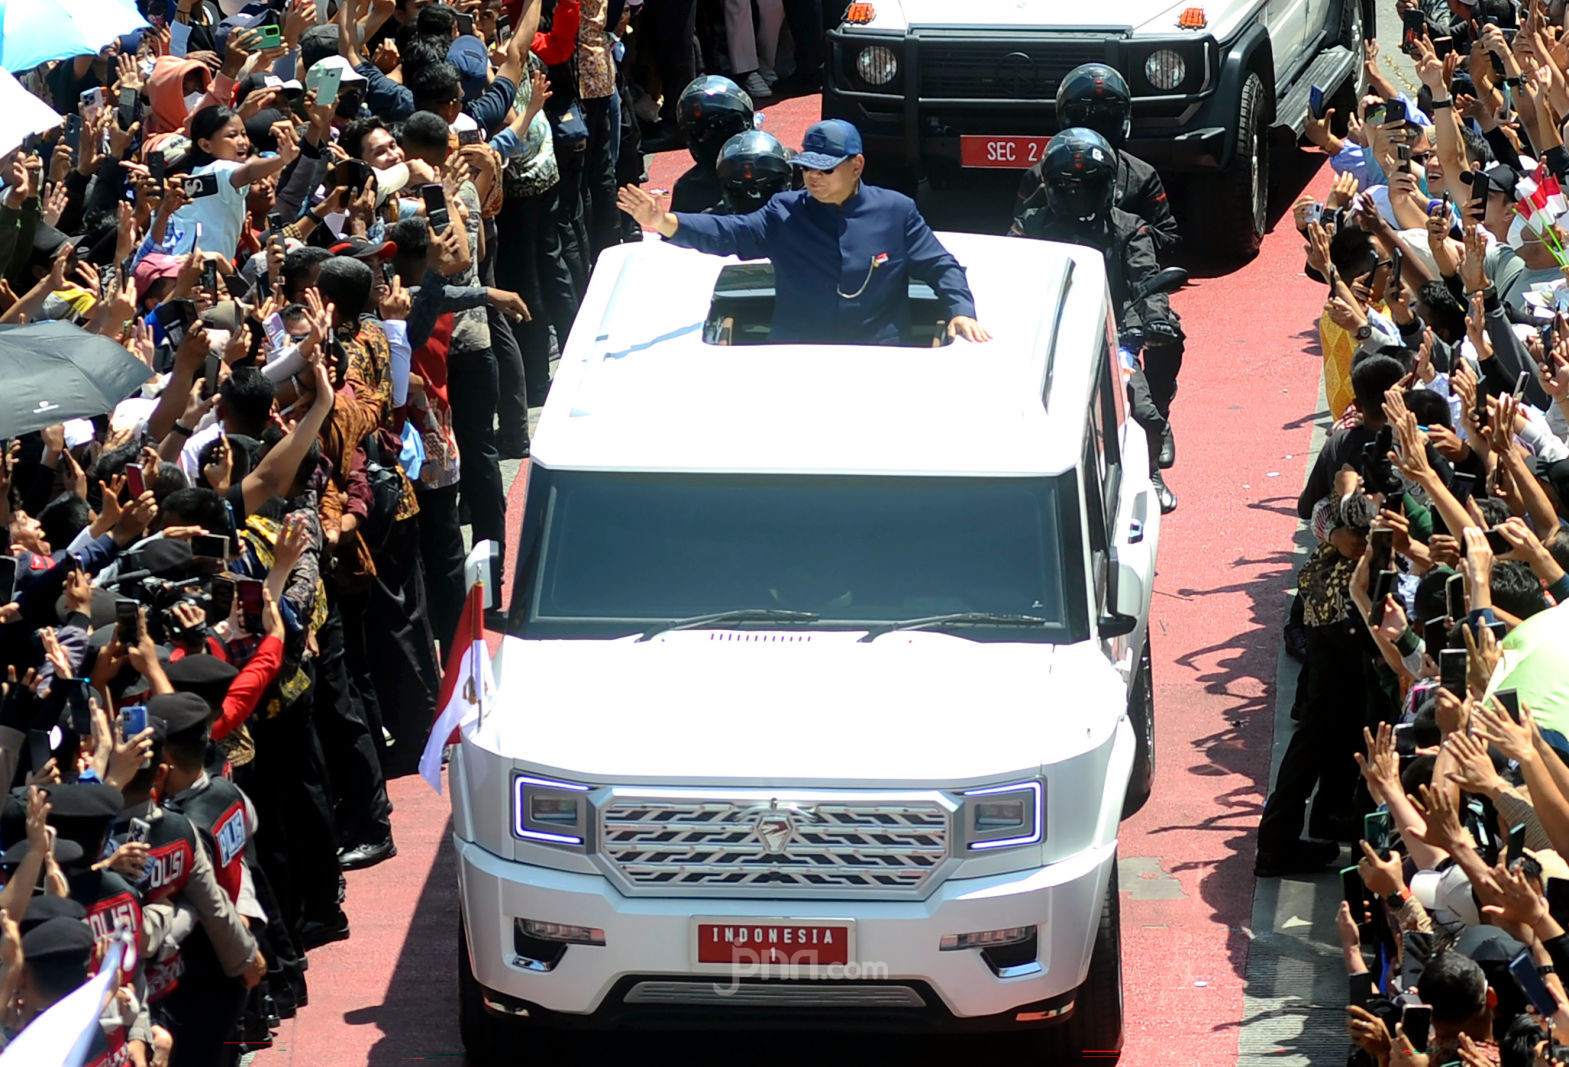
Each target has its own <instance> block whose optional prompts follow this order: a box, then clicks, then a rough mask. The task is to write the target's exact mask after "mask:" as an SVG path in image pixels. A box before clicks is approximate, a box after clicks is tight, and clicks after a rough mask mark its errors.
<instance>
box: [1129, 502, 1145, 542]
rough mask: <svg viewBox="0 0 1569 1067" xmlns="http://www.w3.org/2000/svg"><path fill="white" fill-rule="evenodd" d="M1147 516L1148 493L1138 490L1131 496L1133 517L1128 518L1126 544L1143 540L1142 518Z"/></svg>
mask: <svg viewBox="0 0 1569 1067" xmlns="http://www.w3.org/2000/svg"><path fill="white" fill-rule="evenodd" d="M1148 516H1149V493H1148V492H1145V491H1143V490H1140V491H1139V492H1138V493H1136V494H1134V497H1133V517H1132V518H1131V519H1129V520H1128V544H1130V545H1136V544H1138V543H1139V542H1141V541H1143V540H1144V520H1145V519H1146V518H1147V517H1148Z"/></svg>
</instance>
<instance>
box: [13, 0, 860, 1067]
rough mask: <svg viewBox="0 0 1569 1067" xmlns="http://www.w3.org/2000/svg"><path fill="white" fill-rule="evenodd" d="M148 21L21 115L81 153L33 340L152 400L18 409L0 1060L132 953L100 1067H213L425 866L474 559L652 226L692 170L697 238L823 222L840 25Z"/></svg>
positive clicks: (38, 161) (39, 80) (71, 71)
mask: <svg viewBox="0 0 1569 1067" xmlns="http://www.w3.org/2000/svg"><path fill="white" fill-rule="evenodd" d="M318 3H320V4H322V5H326V6H323V7H321V8H318V6H317V4H318ZM136 4H137V8H138V10H139V11H140V13H141V14H142V15H143V16H145V18H146V21H147V23H148V25H147V26H146V27H145V28H143V29H141V30H139V31H137V32H135V33H133V34H130V35H128V36H125V37H121V38H119V39H117V40H114V41H111V42H109V43H108V44H107V45H106V46H105V47H103V48H101V49H100V50H98V51H97V52H96V53H92V54H84V55H80V56H74V57H67V58H64V59H62V60H59V61H52V62H48V63H45V64H43V65H41V66H38V67H36V68H33V69H29V70H25V71H22V70H17V71H11V72H10V73H11V74H13V75H15V78H16V81H15V82H12V83H10V84H11V85H12V87H13V88H15V87H17V85H18V83H19V86H20V89H25V90H26V91H27V92H30V93H31V94H32V95H33V96H34V97H35V98H36V101H37V102H39V103H42V104H47V105H48V106H49V107H50V108H52V109H53V110H54V111H55V112H56V114H57V115H58V117H59V120H60V121H59V123H58V124H56V125H54V126H52V127H51V128H49V129H48V130H46V131H44V132H42V133H40V134H37V135H34V136H31V137H29V138H28V139H27V140H26V141H25V142H24V143H22V144H12V145H8V146H0V147H4V148H5V149H6V151H5V154H4V155H3V156H0V201H3V202H0V327H5V326H16V325H18V324H51V325H53V326H56V327H58V328H59V329H63V330H67V331H70V332H69V333H68V334H60V333H49V334H39V335H38V337H39V338H40V339H39V340H37V341H36V342H35V343H36V344H37V345H39V346H41V347H40V349H39V351H40V353H41V354H40V356H39V359H43V358H44V354H47V355H49V356H50V358H55V357H61V358H65V359H67V360H69V359H70V358H75V356H76V355H78V354H83V353H88V352H94V353H98V354H99V356H100V357H101V355H102V349H103V348H104V347H105V346H107V347H108V348H109V349H110V350H111V355H112V356H113V359H111V361H110V365H111V366H112V367H114V371H113V373H112V374H107V372H98V371H89V370H87V369H86V364H85V363H84V364H83V365H82V367H79V368H77V369H78V371H80V372H81V376H83V377H87V378H93V379H95V380H96V381H98V383H99V384H102V382H103V381H104V380H107V378H115V377H118V376H124V375H127V374H128V375H129V379H128V380H129V381H131V382H133V383H135V385H134V387H133V388H134V391H132V392H131V394H130V395H129V396H126V395H125V393H123V392H122V393H120V394H118V395H115V396H112V397H111V398H109V399H108V400H107V401H106V402H105V403H104V404H103V405H102V410H92V409H88V410H71V411H69V412H66V413H62V403H61V402H57V401H60V400H61V396H59V395H56V394H55V393H54V392H52V391H51V388H50V387H49V386H48V385H47V384H36V383H33V380H32V379H29V382H30V384H29V385H27V386H24V385H23V384H22V381H21V379H20V378H19V377H14V376H13V374H12V371H11V370H8V371H7V382H6V386H5V388H6V390H7V391H8V392H13V393H14V392H17V391H23V392H25V391H26V390H27V389H32V388H35V387H36V388H37V390H38V391H37V395H36V396H34V395H27V396H26V397H18V398H16V399H25V400H26V403H23V404H20V405H19V406H18V405H16V404H8V405H7V406H6V407H7V412H8V414H6V415H5V416H4V419H6V420H9V421H7V422H6V423H5V424H4V425H0V519H3V521H4V523H5V526H6V527H7V532H8V538H9V540H8V546H9V548H8V554H7V555H5V556H4V557H0V650H3V662H0V680H3V687H4V696H3V699H0V782H3V783H4V785H5V787H6V788H7V789H8V790H9V791H8V792H7V793H5V794H4V801H3V805H0V849H3V854H0V875H3V880H4V886H5V888H4V891H3V893H0V1009H3V1017H0V1047H3V1046H4V1045H5V1044H7V1043H8V1042H10V1041H12V1040H15V1039H16V1038H17V1037H18V1035H19V1034H21V1033H24V1032H25V1030H26V1028H27V1027H28V1026H29V1024H30V1023H32V1022H33V1021H34V1020H36V1019H38V1018H39V1017H40V1016H41V1015H43V1014H44V1013H46V1012H47V1011H48V1010H49V1009H50V1008H51V1007H52V1006H55V1005H56V1004H58V1003H60V1002H61V1001H62V999H63V998H65V997H66V996H67V994H69V993H70V992H71V991H72V990H74V989H77V988H78V987H80V986H81V985H82V984H83V983H84V981H86V979H87V978H88V976H89V975H91V974H93V973H94V971H95V970H96V969H97V967H98V965H99V963H100V962H101V961H103V960H104V959H105V958H106V955H107V954H108V953H109V952H110V950H111V949H112V948H113V947H114V946H115V945H121V946H123V949H122V951H123V952H124V955H123V957H122V960H123V962H122V973H121V974H120V975H119V976H117V980H116V982H115V983H114V985H115V986H116V992H115V993H114V995H113V996H112V997H111V998H110V999H109V1000H108V1002H107V1004H106V1006H105V1007H104V1009H103V1011H102V1013H101V1016H100V1021H99V1025H98V1027H96V1028H95V1029H94V1031H93V1047H92V1051H91V1055H90V1058H89V1060H88V1062H90V1063H105V1064H108V1063H116V1064H118V1063H130V1064H138V1065H141V1067H146V1065H148V1064H164V1063H173V1064H176V1065H179V1064H189V1065H199V1067H213V1065H221V1064H225V1063H232V1062H234V1061H235V1060H236V1058H237V1057H238V1056H239V1055H240V1054H242V1053H243V1052H244V1051H246V1050H247V1049H257V1048H262V1047H265V1046H266V1045H268V1044H269V1042H270V1039H271V1038H270V1032H271V1029H272V1028H273V1027H275V1026H276V1025H277V1022H278V1020H279V1019H280V1018H286V1017H288V1016H290V1015H291V1014H293V1012H294V1011H296V1010H297V1009H298V1008H299V1007H301V1006H303V1005H304V1004H305V1003H306V1000H307V996H308V992H307V986H306V966H307V960H306V953H307V952H308V951H309V950H311V949H313V948H315V947H317V946H320V945H322V944H324V943H327V942H330V941H334V940H339V939H343V938H346V937H348V936H349V925H348V920H347V918H346V916H345V913H344V911H343V907H342V904H343V901H344V896H345V891H346V889H345V880H344V878H343V874H342V872H343V871H344V870H348V869H354V868H357V867H365V866H369V865H372V864H375V863H378V862H381V861H382V860H385V859H386V858H388V857H390V856H392V855H394V854H395V851H396V849H395V845H394V842H393V838H392V828H391V820H390V814H391V805H390V803H389V801H388V796H387V788H386V782H387V780H388V778H389V777H392V776H396V775H402V774H407V773H410V772H411V771H413V769H414V768H415V767H416V765H417V763H418V760H419V756H420V752H421V749H422V747H423V745H424V742H425V740H426V734H427V732H428V731H429V730H430V726H431V722H432V720H433V718H434V717H435V710H436V709H435V702H436V699H437V693H438V690H439V686H440V680H441V678H440V675H441V671H440V666H439V665H440V663H441V662H442V661H443V658H444V656H445V653H446V650H447V648H448V646H450V645H451V644H452V643H453V642H454V639H455V636H456V635H457V634H458V629H459V625H460V615H461V614H462V612H463V604H464V598H465V588H464V582H465V577H464V559H465V553H466V547H465V546H466V540H465V531H464V529H463V527H464V526H467V527H468V528H469V531H468V532H469V534H470V537H471V539H472V541H475V542H478V541H481V540H485V539H488V540H490V541H492V542H494V544H495V545H496V546H497V548H498V549H500V550H501V551H502V552H504V551H505V545H506V521H505V509H506V503H505V491H504V485H503V480H502V475H501V470H500V462H501V460H502V459H503V458H519V457H523V456H526V455H527V454H528V447H529V441H528V412H529V408H530V407H535V406H538V405H540V404H542V403H543V401H544V397H545V395H546V393H547V392H548V390H549V387H550V366H551V359H552V357H553V356H554V355H555V354H556V353H558V352H559V351H560V350H561V348H562V347H563V346H564V345H565V344H566V341H567V335H568V331H569V329H570V326H571V324H572V321H573V319H574V317H575V315H576V313H577V307H578V303H579V301H580V300H581V299H582V297H583V294H584V291H585V288H586V285H587V282H588V277H589V273H590V271H591V268H592V265H593V263H594V261H595V258H596V256H597V255H598V253H599V252H601V251H602V250H604V249H605V248H606V247H608V246H609V245H612V244H616V243H618V242H621V241H624V240H629V239H631V240H635V239H639V238H640V236H641V235H640V233H639V231H638V228H637V226H636V224H635V222H634V221H633V220H632V219H631V218H630V217H629V216H627V215H626V214H624V213H623V212H621V211H619V210H618V209H617V206H616V190H617V188H618V187H620V186H626V185H629V184H630V185H634V186H635V185H636V184H637V183H639V182H641V181H643V180H645V176H644V173H643V167H644V152H645V151H652V150H656V149H658V148H661V147H686V146H689V147H690V148H691V150H692V153H693V155H694V157H695V158H696V159H697V160H698V161H699V169H704V168H706V169H704V174H705V175H708V177H704V178H701V179H694V180H699V181H701V182H707V183H708V188H709V189H710V191H711V192H712V194H713V195H712V197H711V198H709V199H708V200H706V201H705V202H704V203H703V204H702V207H704V208H708V209H710V210H712V211H714V212H717V213H723V212H727V211H734V212H745V211H753V210H756V209H758V208H760V207H761V206H762V205H763V204H765V203H766V202H767V200H768V197H769V196H770V195H771V193H772V192H776V191H780V190H782V189H785V188H788V187H789V186H790V185H791V184H792V183H793V182H794V181H795V179H796V178H797V177H798V175H797V174H795V172H794V171H793V169H792V167H791V166H790V164H789V161H788V154H787V153H785V152H784V150H783V149H782V148H781V147H780V146H779V145H778V143H777V142H776V141H774V140H773V139H772V138H771V137H768V136H767V135H766V134H763V133H761V132H750V131H751V130H752V126H753V124H754V123H753V108H754V104H753V100H754V99H759V100H761V99H767V98H769V97H774V96H780V95H784V94H788V93H796V92H807V91H810V90H811V89H813V88H814V87H815V86H816V84H817V82H818V80H819V78H820V76H821V75H820V66H821V56H820V48H821V36H822V32H823V26H824V25H825V23H826V24H834V23H837V21H838V19H839V18H840V17H841V16H842V15H843V9H844V7H845V6H846V5H845V4H843V3H838V4H836V3H834V2H832V0H827V2H825V0H762V2H760V3H758V4H757V5H756V12H757V18H756V19H754V6H753V4H752V3H751V2H750V0H741V2H726V3H725V4H724V5H723V6H722V8H721V6H720V5H717V4H715V5H711V6H710V5H700V4H699V3H698V2H697V0H648V2H647V3H643V2H641V0H506V2H505V3H502V2H498V0H484V2H482V0H458V2H457V3H455V4H452V5H448V4H443V3H429V2H426V0H341V2H331V0H316V2H312V0H276V2H271V3H266V2H263V3H257V4H253V5H250V6H242V4H241V3H239V2H234V0H221V2H220V3H213V2H209V0H136ZM700 15H701V17H700ZM8 54H9V53H8ZM703 70H707V71H710V72H718V71H726V72H728V73H729V74H730V75H731V80H730V81H726V82H724V84H723V85H722V86H718V87H717V88H716V87H715V85H714V84H713V82H712V80H708V79H704V78H702V77H699V76H698V72H699V71H703ZM689 85H690V86H691V87H692V92H690V93H685V92H683V90H686V89H687V88H688V86H689ZM742 86H744V91H743V89H742V88H740V87H742ZM705 93H706V94H707V95H706V96H705ZM718 97H724V98H725V99H726V100H737V101H739V102H738V103H737V106H738V107H739V106H740V104H741V103H744V108H743V109H742V110H744V117H743V116H741V114H740V112H739V111H738V112H737V113H736V115H734V116H731V117H730V118H727V119H726V120H725V121H723V122H716V121H715V120H714V118H713V116H712V115H711V114H709V115H705V114H704V107H703V106H702V105H703V101H704V100H714V99H717V98H718ZM683 101H684V103H683ZM720 110H722V109H720ZM743 131H746V132H744V135H743V136H740V137H737V136H736V135H737V134H743ZM729 141H734V142H736V143H735V144H732V145H730V146H729V152H728V155H726V156H725V158H724V159H723V160H721V159H720V149H721V147H724V146H725V142H729ZM31 328H32V327H31V326H29V327H28V329H31ZM15 336H16V337H17V338H20V337H21V336H22V335H21V334H20V333H19V334H16V335H15ZM28 336H32V335H31V334H29V335H28ZM16 343H18V344H20V343H21V341H19V340H18V341H17V342H16ZM83 358H84V359H85V356H83ZM114 360H118V361H119V363H118V364H115V363H114ZM101 365H102V364H95V366H101ZM127 365H128V366H129V370H127V369H126V368H127ZM106 374H107V378H106ZM105 387H106V388H107V386H105ZM35 401H36V403H35ZM77 403H80V402H79V401H77ZM21 409H25V410H21ZM500 558H501V557H500V555H498V556H497V562H498V566H497V568H496V571H495V573H494V575H493V577H492V582H493V584H494V585H495V586H496V588H497V591H498V592H499V591H500V585H501V577H502V575H501V570H500V567H499V560H500ZM497 602H498V603H499V602H500V601H499V600H498V601H497ZM465 647H466V645H465Z"/></svg>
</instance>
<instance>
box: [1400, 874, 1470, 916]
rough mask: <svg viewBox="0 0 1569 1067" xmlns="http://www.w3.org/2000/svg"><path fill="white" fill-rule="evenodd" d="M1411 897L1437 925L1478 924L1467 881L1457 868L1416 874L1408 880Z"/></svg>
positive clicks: (1468, 880) (1468, 881) (1468, 879)
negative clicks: (1430, 915) (1426, 911)
mask: <svg viewBox="0 0 1569 1067" xmlns="http://www.w3.org/2000/svg"><path fill="white" fill-rule="evenodd" d="M1411 895H1412V896H1414V897H1416V899H1417V900H1418V901H1419V902H1420V903H1421V905H1422V907H1424V908H1426V909H1427V910H1428V911H1429V912H1431V913H1432V916H1433V920H1434V921H1435V922H1437V923H1438V924H1439V925H1441V926H1454V925H1455V924H1456V923H1462V924H1464V925H1466V926H1479V925H1480V924H1481V922H1482V916H1481V914H1480V913H1479V912H1478V911H1477V910H1476V897H1475V896H1474V895H1473V894H1472V892H1471V879H1470V878H1468V877H1466V873H1465V871H1463V870H1461V869H1460V867H1459V866H1458V865H1453V866H1450V867H1449V868H1448V869H1447V870H1443V871H1418V872H1416V874H1415V875H1413V876H1412V878H1411Z"/></svg>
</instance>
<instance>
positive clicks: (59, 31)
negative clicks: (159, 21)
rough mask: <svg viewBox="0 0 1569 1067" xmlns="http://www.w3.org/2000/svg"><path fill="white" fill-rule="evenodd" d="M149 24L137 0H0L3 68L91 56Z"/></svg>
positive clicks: (0, 60)
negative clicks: (71, 57) (138, 7)
mask: <svg viewBox="0 0 1569 1067" xmlns="http://www.w3.org/2000/svg"><path fill="white" fill-rule="evenodd" d="M146 25H147V20H146V19H144V18H142V16H141V15H140V14H139V13H138V12H137V10H136V4H135V0H0V69H4V70H8V71H11V72H12V73H13V74H20V73H21V72H22V71H24V70H31V69H32V68H33V67H36V66H38V65H39V64H40V63H47V62H49V61H50V60H51V59H65V58H66V57H68V56H84V55H91V54H92V53H94V52H97V51H98V50H99V49H100V48H102V47H103V46H104V45H106V44H108V43H109V42H110V41H112V40H114V39H115V38H116V37H119V36H120V35H122V34H126V33H131V32H132V31H133V30H139V29H142V28H143V27H145V26H146Z"/></svg>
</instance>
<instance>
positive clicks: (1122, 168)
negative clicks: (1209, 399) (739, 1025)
mask: <svg viewBox="0 0 1569 1067" xmlns="http://www.w3.org/2000/svg"><path fill="white" fill-rule="evenodd" d="M1057 124H1058V127H1059V128H1060V129H1069V128H1071V127H1075V126H1078V127H1082V128H1083V129H1087V130H1094V131H1095V132H1096V133H1098V134H1100V135H1101V136H1102V137H1104V138H1105V139H1106V142H1107V144H1109V145H1111V148H1112V151H1113V154H1114V155H1115V157H1116V160H1117V176H1116V183H1115V191H1114V193H1113V202H1114V203H1115V204H1116V206H1117V208H1118V209H1120V210H1122V211H1126V212H1127V213H1128V214H1130V215H1137V216H1138V217H1139V218H1141V219H1143V220H1144V222H1145V224H1146V225H1147V226H1148V227H1149V235H1150V239H1151V241H1152V242H1153V243H1154V245H1155V254H1156V255H1157V256H1158V257H1161V258H1164V257H1166V256H1168V255H1170V254H1171V252H1172V250H1173V249H1175V248H1176V246H1177V242H1178V240H1179V239H1180V235H1179V234H1178V232H1177V220H1176V219H1175V218H1174V217H1173V216H1172V214H1171V201H1169V200H1168V199H1167V198H1166V187H1165V186H1164V185H1163V184H1162V183H1161V180H1160V175H1159V174H1157V173H1156V172H1155V168H1154V167H1152V166H1150V165H1149V164H1148V163H1146V162H1144V161H1143V160H1142V159H1140V158H1139V157H1138V156H1135V155H1133V154H1132V153H1131V152H1129V151H1128V150H1127V149H1125V148H1124V147H1123V145H1124V144H1125V143H1126V142H1127V139H1128V133H1129V131H1130V130H1131V129H1132V127H1133V96H1132V94H1131V93H1130V92H1129V91H1128V83H1127V82H1126V81H1125V80H1124V79H1123V77H1122V75H1121V74H1119V73H1117V71H1116V70H1114V69H1113V68H1111V67H1109V66H1107V65H1106V64H1104V63H1084V64H1082V65H1080V66H1077V67H1075V68H1073V69H1072V70H1071V71H1069V72H1068V74H1067V75H1066V76H1065V77H1064V78H1063V79H1062V81H1061V82H1060V83H1059V84H1058V86H1057ZM1044 168H1045V159H1044V157H1043V158H1042V159H1041V160H1040V161H1039V162H1037V163H1036V164H1035V165H1034V166H1032V167H1031V168H1030V169H1029V170H1027V171H1025V172H1024V177H1023V178H1021V179H1020V180H1019V198H1018V202H1017V206H1016V207H1015V208H1014V221H1013V227H1014V228H1013V232H1015V233H1017V232H1019V229H1018V227H1019V224H1020V220H1021V219H1022V218H1023V217H1024V215H1025V213H1026V212H1027V211H1030V210H1032V209H1034V208H1038V207H1042V206H1044V205H1045V202H1046V200H1045V198H1046V190H1045V188H1044V178H1043V176H1042V175H1043V173H1044ZM1169 321H1170V323H1171V325H1172V326H1173V327H1174V328H1175V329H1176V337H1175V339H1171V338H1164V337H1163V338H1146V341H1147V342H1148V343H1147V345H1146V347H1145V349H1144V372H1145V375H1146V376H1147V377H1148V380H1149V388H1150V395H1151V397H1152V398H1153V400H1154V403H1155V406H1156V407H1157V408H1159V409H1160V413H1161V417H1162V419H1163V420H1164V421H1165V430H1164V432H1163V434H1162V438H1161V441H1160V454H1159V456H1158V459H1159V460H1160V466H1161V467H1162V468H1166V467H1170V466H1172V464H1174V463H1175V462H1176V460H1177V443H1176V439H1175V438H1173V437H1172V435H1171V401H1172V398H1173V397H1175V396H1176V394H1177V373H1178V372H1179V371H1180V370H1181V369H1182V355H1183V334H1182V326H1181V324H1180V322H1179V320H1178V318H1177V315H1176V313H1175V312H1172V313H1171V314H1170V318H1169Z"/></svg>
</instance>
